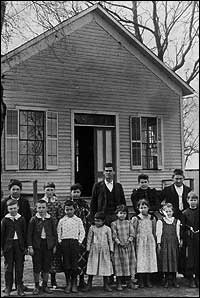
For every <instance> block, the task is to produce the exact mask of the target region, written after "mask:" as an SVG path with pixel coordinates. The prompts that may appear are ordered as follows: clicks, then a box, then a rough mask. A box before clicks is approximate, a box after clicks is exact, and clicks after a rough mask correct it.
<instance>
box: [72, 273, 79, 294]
mask: <svg viewBox="0 0 200 298" xmlns="http://www.w3.org/2000/svg"><path fill="white" fill-rule="evenodd" d="M72 293H78V288H77V276H72Z"/></svg>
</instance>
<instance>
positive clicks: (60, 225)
mask: <svg viewBox="0 0 200 298" xmlns="http://www.w3.org/2000/svg"><path fill="white" fill-rule="evenodd" d="M57 235H58V243H61V241H62V240H61V235H62V219H60V220H59V222H58V225H57Z"/></svg>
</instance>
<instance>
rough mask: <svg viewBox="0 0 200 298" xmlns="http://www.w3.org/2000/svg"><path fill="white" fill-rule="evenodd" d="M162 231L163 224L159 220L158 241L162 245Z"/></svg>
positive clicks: (157, 225) (157, 227)
mask: <svg viewBox="0 0 200 298" xmlns="http://www.w3.org/2000/svg"><path fill="white" fill-rule="evenodd" d="M162 229H163V223H162V221H161V220H160V219H159V220H158V221H157V223H156V239H157V243H158V244H159V243H161V236H162Z"/></svg>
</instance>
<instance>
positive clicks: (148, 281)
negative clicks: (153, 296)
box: [146, 273, 153, 288]
mask: <svg viewBox="0 0 200 298" xmlns="http://www.w3.org/2000/svg"><path fill="white" fill-rule="evenodd" d="M146 277H147V288H152V287H153V285H152V283H151V277H150V274H149V273H146Z"/></svg>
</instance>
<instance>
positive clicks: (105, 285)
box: [103, 276, 112, 292]
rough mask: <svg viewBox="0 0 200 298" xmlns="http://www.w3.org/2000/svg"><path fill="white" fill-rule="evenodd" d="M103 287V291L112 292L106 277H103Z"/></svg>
mask: <svg viewBox="0 0 200 298" xmlns="http://www.w3.org/2000/svg"><path fill="white" fill-rule="evenodd" d="M103 287H104V291H107V292H112V289H111V288H110V286H109V284H108V277H107V276H104V277H103Z"/></svg>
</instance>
